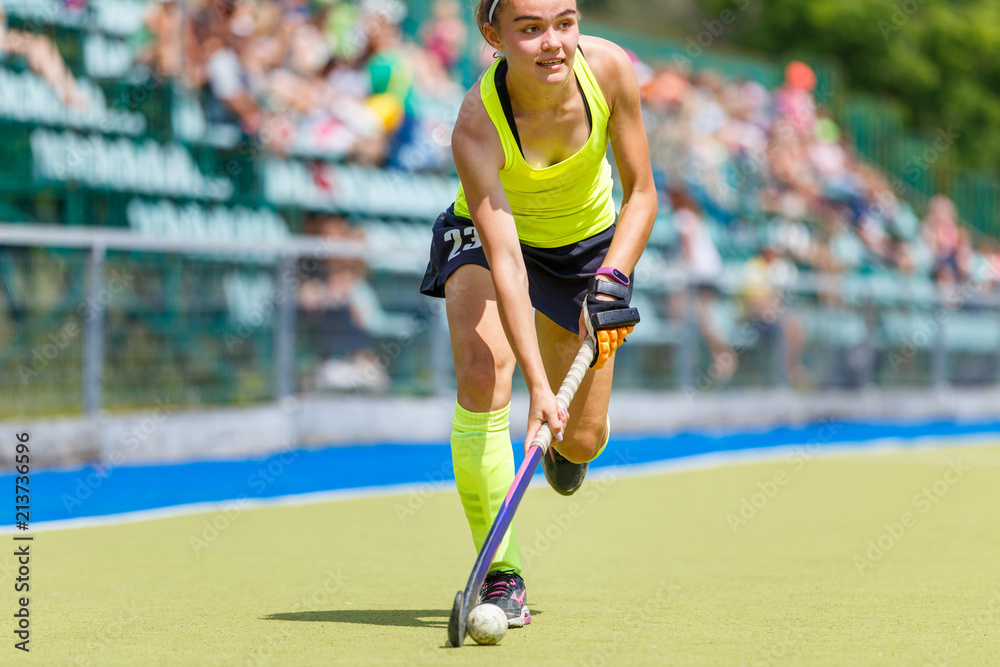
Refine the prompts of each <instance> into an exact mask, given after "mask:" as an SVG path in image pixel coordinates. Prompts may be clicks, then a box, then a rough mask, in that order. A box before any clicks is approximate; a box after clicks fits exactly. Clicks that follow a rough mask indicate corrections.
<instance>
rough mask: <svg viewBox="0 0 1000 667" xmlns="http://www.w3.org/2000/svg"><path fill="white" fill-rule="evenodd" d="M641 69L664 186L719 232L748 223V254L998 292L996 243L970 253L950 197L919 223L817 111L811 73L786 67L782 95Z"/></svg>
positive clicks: (898, 189) (885, 179)
mask: <svg viewBox="0 0 1000 667" xmlns="http://www.w3.org/2000/svg"><path fill="white" fill-rule="evenodd" d="M636 69H637V72H638V73H639V76H640V78H641V83H642V92H643V98H644V102H645V105H646V110H647V114H646V123H647V130H648V132H649V135H650V147H651V152H652V157H653V162H654V166H655V167H656V169H657V176H658V180H659V182H660V185H661V187H662V188H663V189H664V190H669V191H682V192H684V193H686V195H688V196H689V197H688V198H689V199H691V200H693V202H692V203H689V204H688V208H694V209H696V210H697V211H698V213H699V214H700V216H701V217H703V218H707V219H709V220H711V221H712V223H713V224H715V225H716V226H717V227H718V228H720V229H721V230H723V232H722V234H729V235H733V234H735V232H736V231H737V230H738V229H739V228H740V226H741V224H742V223H747V222H751V223H753V224H754V225H755V228H756V229H758V230H762V232H761V234H762V238H755V239H753V241H752V242H751V243H749V244H747V246H748V247H751V248H752V247H754V246H756V247H757V249H758V250H759V251H763V250H764V249H768V250H769V251H770V252H771V253H772V254H777V255H778V256H780V257H784V258H787V259H788V260H790V261H791V262H793V263H794V265H795V266H796V267H799V268H803V269H806V270H815V271H818V272H823V273H826V274H838V273H844V272H856V271H869V270H876V271H877V270H890V271H894V272H898V273H899V274H901V275H904V276H909V275H913V276H918V277H921V276H928V277H932V278H933V279H934V280H935V281H936V282H937V283H938V284H939V285H942V286H944V285H953V284H955V283H958V282H967V281H972V280H977V281H978V282H984V280H983V278H984V277H986V280H987V281H991V282H993V283H995V280H994V279H992V278H991V277H990V276H993V275H995V274H996V272H997V271H996V268H1000V267H997V266H995V263H996V262H997V260H998V257H997V255H996V248H995V246H994V244H993V243H992V242H991V241H990V240H989V239H979V240H978V246H974V243H973V237H972V235H971V234H970V233H969V230H968V229H967V228H965V227H963V226H962V225H961V224H960V223H959V220H958V214H957V211H956V209H955V205H954V203H953V202H951V200H950V199H948V198H947V197H946V196H944V195H938V196H935V197H933V198H932V199H931V200H930V201H929V203H928V205H927V212H926V215H925V217H924V219H923V220H920V219H918V217H917V215H916V214H915V213H914V211H913V209H912V208H911V207H910V205H909V204H908V203H907V202H906V201H905V200H904V199H903V198H902V195H904V194H906V190H907V189H906V187H905V185H904V184H903V182H902V181H901V180H900V179H890V177H889V176H888V175H887V174H886V173H885V172H884V171H883V170H881V169H879V168H878V167H876V166H874V165H872V164H869V163H866V162H865V161H864V160H862V159H860V158H859V156H858V155H857V153H856V151H855V150H853V148H852V145H851V141H850V137H848V136H846V135H845V133H844V132H842V131H841V129H840V128H839V127H838V125H837V123H836V122H835V121H834V120H833V119H832V118H831V117H830V115H829V113H828V112H827V111H826V110H825V108H824V107H823V105H822V104H821V103H820V102H819V101H818V100H821V99H822V98H823V97H825V95H823V94H822V91H820V94H818V95H817V94H816V91H815V88H816V76H815V74H814V72H813V71H812V69H810V68H809V66H808V65H806V64H804V63H801V62H793V63H790V64H789V65H788V67H787V68H786V71H785V82H784V84H783V85H782V86H781V87H780V88H777V89H775V90H768V89H766V88H765V87H764V86H762V85H761V84H759V83H757V82H754V81H736V80H725V79H723V78H721V77H719V76H716V75H715V74H714V73H712V72H711V71H705V70H703V71H700V72H696V73H689V72H685V71H683V70H681V69H677V68H664V69H661V70H659V71H654V70H653V69H651V68H649V67H647V66H646V65H644V64H643V63H641V62H638V61H637V62H636ZM690 224H697V223H690ZM716 236H719V234H718V233H717V234H716ZM703 255H704V253H703ZM730 259H732V258H730ZM695 269H696V270H699V269H697V267H695ZM719 270H720V272H721V267H720V269H719Z"/></svg>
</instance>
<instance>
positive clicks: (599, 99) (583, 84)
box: [573, 46, 611, 123]
mask: <svg viewBox="0 0 1000 667" xmlns="http://www.w3.org/2000/svg"><path fill="white" fill-rule="evenodd" d="M576 48H577V50H578V51H579V55H580V56H581V57H580V58H577V59H576V64H575V65H574V67H573V70H574V71H575V72H576V81H577V83H578V84H579V86H580V90H581V91H582V92H583V99H584V100H586V101H587V115H588V117H590V122H591V123H593V122H594V119H593V117H592V115H591V107H595V108H596V112H597V113H596V115H597V117H598V118H599V119H600V120H599V121H598V122H602V123H607V121H608V118H610V117H611V110H610V109H609V108H608V103H607V101H606V100H605V99H604V93H603V92H602V91H601V86H600V84H599V83H597V77H596V76H594V71H593V70H592V69H590V65H589V64H587V58H586V56H585V55H584V53H583V49H582V48H581V47H579V46H577V47H576Z"/></svg>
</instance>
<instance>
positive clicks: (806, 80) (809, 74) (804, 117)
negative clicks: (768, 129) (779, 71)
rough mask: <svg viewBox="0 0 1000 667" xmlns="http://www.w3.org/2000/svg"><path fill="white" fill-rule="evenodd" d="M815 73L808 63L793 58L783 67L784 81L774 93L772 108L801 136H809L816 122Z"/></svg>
mask: <svg viewBox="0 0 1000 667" xmlns="http://www.w3.org/2000/svg"><path fill="white" fill-rule="evenodd" d="M815 88H816V73H815V72H813V70H812V68H811V67H809V65H806V64H805V63H803V62H799V61H797V60H793V61H792V62H790V63H788V65H787V66H786V67H785V83H784V85H782V86H781V88H779V89H778V90H776V91H775V93H774V110H775V111H776V112H777V114H778V116H779V117H780V118H781V119H782V120H784V121H785V122H786V123H788V125H789V126H790V127H791V128H792V129H793V130H794V131H795V133H796V134H798V135H799V136H802V137H808V136H811V135H812V133H813V125H814V124H815V122H816V100H815V98H813V90H815Z"/></svg>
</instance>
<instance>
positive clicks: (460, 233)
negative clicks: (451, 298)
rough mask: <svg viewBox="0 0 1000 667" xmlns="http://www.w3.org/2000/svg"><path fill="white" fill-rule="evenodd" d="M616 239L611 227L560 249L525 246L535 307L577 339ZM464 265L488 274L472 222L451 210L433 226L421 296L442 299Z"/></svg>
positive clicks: (529, 290)
mask: <svg viewBox="0 0 1000 667" xmlns="http://www.w3.org/2000/svg"><path fill="white" fill-rule="evenodd" d="M614 234H615V225H611V226H610V227H608V228H607V229H605V230H604V231H603V232H598V233H597V234H594V235H593V236H591V237H589V238H586V239H583V240H582V241H579V242H577V243H571V244H569V245H565V246H560V247H558V248H535V247H533V246H529V245H525V244H523V243H522V244H521V253H522V255H523V256H524V266H525V268H526V269H527V272H528V295H529V296H530V297H531V305H532V306H533V307H534V308H535V309H536V310H538V311H539V312H541V313H542V314H543V315H545V316H546V317H548V318H549V319H550V320H552V321H553V322H555V323H556V324H558V325H559V326H561V327H562V328H564V329H566V330H568V331H571V332H573V333H578V332H579V324H580V310H581V309H582V308H583V299H584V297H586V295H587V283H588V282H589V281H590V279H591V278H593V277H594V274H595V273H596V272H597V269H599V268H601V264H602V263H603V262H604V256H605V255H606V254H607V253H608V248H609V247H610V246H611V238H612V237H613V236H614ZM464 264H477V265H479V266H481V267H483V268H485V269H489V268H490V266H489V263H487V261H486V253H485V252H483V246H482V243H480V241H479V235H478V234H477V233H476V228H475V227H474V226H473V224H472V220H470V219H469V218H465V217H462V216H458V215H455V207H454V204H453V205H451V206H449V207H448V210H447V211H445V212H444V213H442V214H441V215H439V216H438V219H437V221H435V223H434V238H433V240H432V241H431V257H430V261H429V262H428V263H427V271H426V273H425V274H424V279H423V282H422V283H421V285H420V292H421V293H422V294H426V295H427V296H434V297H439V298H444V284H445V282H447V281H448V277H449V276H451V274H452V273H454V271H455V269H457V268H458V267H460V266H462V265H464Z"/></svg>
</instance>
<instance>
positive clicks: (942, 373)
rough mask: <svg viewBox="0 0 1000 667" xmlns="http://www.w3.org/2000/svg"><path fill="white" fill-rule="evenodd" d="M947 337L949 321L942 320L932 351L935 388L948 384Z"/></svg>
mask: <svg viewBox="0 0 1000 667" xmlns="http://www.w3.org/2000/svg"><path fill="white" fill-rule="evenodd" d="M947 335H948V331H947V319H946V318H942V321H941V322H939V323H938V330H937V334H935V336H934V343H933V345H934V347H933V348H932V349H931V384H932V385H934V386H935V387H937V386H941V385H946V384H948V349H947V347H946V346H945V337H946V336H947Z"/></svg>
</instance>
